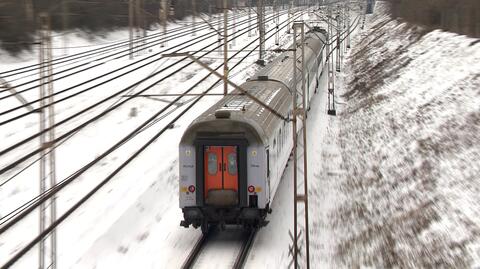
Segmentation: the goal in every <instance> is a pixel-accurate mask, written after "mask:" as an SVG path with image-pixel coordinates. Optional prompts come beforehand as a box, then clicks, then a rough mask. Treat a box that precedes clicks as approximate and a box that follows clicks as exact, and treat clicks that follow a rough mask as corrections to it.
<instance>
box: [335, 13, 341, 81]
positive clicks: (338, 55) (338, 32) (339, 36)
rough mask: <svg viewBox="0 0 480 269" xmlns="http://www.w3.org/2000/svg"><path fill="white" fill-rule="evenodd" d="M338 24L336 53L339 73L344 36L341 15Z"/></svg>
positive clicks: (338, 17) (337, 20) (338, 16)
mask: <svg viewBox="0 0 480 269" xmlns="http://www.w3.org/2000/svg"><path fill="white" fill-rule="evenodd" d="M335 20H336V22H337V27H336V29H337V47H336V49H337V52H336V59H337V61H336V62H337V72H340V53H341V51H342V44H341V39H340V38H341V34H342V28H341V23H340V15H337V17H336V18H335Z"/></svg>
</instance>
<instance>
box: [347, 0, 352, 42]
mask: <svg viewBox="0 0 480 269" xmlns="http://www.w3.org/2000/svg"><path fill="white" fill-rule="evenodd" d="M350 47H351V44H350V1H347V49H349V48H350Z"/></svg>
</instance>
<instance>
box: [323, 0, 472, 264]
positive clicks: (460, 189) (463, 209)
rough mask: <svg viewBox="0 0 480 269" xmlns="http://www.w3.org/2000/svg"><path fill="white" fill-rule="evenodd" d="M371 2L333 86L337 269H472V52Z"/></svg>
mask: <svg viewBox="0 0 480 269" xmlns="http://www.w3.org/2000/svg"><path fill="white" fill-rule="evenodd" d="M385 8H386V6H385V4H384V3H382V2H380V3H379V5H378V7H377V10H376V15H375V16H374V17H373V18H371V20H370V21H369V25H370V27H369V28H370V29H369V30H367V31H365V32H364V33H362V34H361V35H358V36H357V38H356V39H355V41H354V46H353V49H352V51H351V52H350V54H349V56H348V58H347V62H346V64H345V66H346V67H347V69H346V72H345V74H344V76H343V77H341V78H340V81H339V82H340V85H339V89H340V92H339V94H341V96H342V99H343V100H342V99H341V100H340V102H345V103H346V105H345V106H341V108H342V110H341V114H340V115H339V120H340V125H339V131H338V135H339V137H338V141H339V145H340V147H341V149H342V150H341V156H342V160H343V161H342V165H341V167H342V168H343V169H344V170H345V171H346V175H345V176H344V177H343V179H342V180H341V185H340V188H339V191H340V193H341V195H342V196H344V197H346V199H343V200H342V201H341V202H340V203H338V204H336V205H335V208H336V210H335V214H334V215H332V216H331V218H332V220H331V224H332V229H333V231H334V234H335V236H336V243H335V248H334V252H335V258H336V262H337V265H338V266H339V267H345V268H357V267H375V268H392V267H397V268H478V267H479V266H480V198H479V196H478V191H479V190H480V181H479V180H480V178H479V175H480V162H479V161H478V158H479V157H480V146H479V142H480V135H479V133H480V129H479V128H480V91H479V89H480V44H479V42H478V39H472V38H467V37H465V36H460V35H457V34H454V33H446V32H442V31H438V30H436V31H433V32H428V31H426V30H424V29H420V28H418V27H414V26H410V25H408V24H406V23H403V22H400V21H397V20H391V19H390V18H389V17H388V16H386V15H384V13H385Z"/></svg>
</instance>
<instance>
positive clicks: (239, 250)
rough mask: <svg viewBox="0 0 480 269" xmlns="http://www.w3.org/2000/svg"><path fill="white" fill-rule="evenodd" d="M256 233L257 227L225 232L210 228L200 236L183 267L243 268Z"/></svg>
mask: <svg viewBox="0 0 480 269" xmlns="http://www.w3.org/2000/svg"><path fill="white" fill-rule="evenodd" d="M256 234H257V229H253V230H250V231H244V230H240V231H233V230H227V231H225V232H220V231H217V230H214V229H210V231H209V232H208V233H207V234H203V235H202V236H201V237H200V238H199V240H198V241H197V243H196V244H195V246H194V248H193V249H192V251H191V252H190V253H189V255H188V257H187V259H186V260H185V262H184V263H183V265H182V268H183V269H189V268H203V267H208V268H211V267H222V268H235V269H240V268H243V266H244V265H245V261H246V260H247V257H248V253H249V251H250V249H251V247H252V245H253V242H254V240H255V235H256ZM228 257H230V258H231V259H229V258H228Z"/></svg>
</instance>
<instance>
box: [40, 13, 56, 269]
mask: <svg viewBox="0 0 480 269" xmlns="http://www.w3.org/2000/svg"><path fill="white" fill-rule="evenodd" d="M39 19H40V26H41V37H42V40H41V43H40V83H41V84H40V98H41V101H40V107H44V106H45V105H46V101H45V97H46V96H47V95H46V94H48V104H49V105H50V106H49V108H48V110H47V113H45V109H40V111H39V112H40V113H39V115H40V124H39V126H40V132H41V133H42V135H40V146H41V147H42V151H41V152H40V194H43V193H44V192H45V191H46V190H47V187H50V188H51V187H53V186H55V184H56V168H55V150H54V148H52V150H51V151H50V153H49V154H48V155H47V148H49V147H54V145H53V144H52V143H51V142H50V141H54V140H55V131H54V130H53V128H51V127H53V126H54V125H55V119H54V115H55V111H54V106H53V101H54V100H53V93H54V92H53V70H52V64H51V61H52V59H53V57H52V39H51V24H50V17H49V16H48V14H45V13H42V14H40V17H39ZM45 87H47V90H46V89H45ZM47 118H48V126H46V122H47ZM46 128H50V130H49V131H48V142H47V134H45V133H43V131H44V130H45V129H46ZM47 163H48V166H47ZM47 169H48V174H47ZM47 178H50V180H49V182H47ZM47 185H49V186H47ZM47 207H49V209H50V211H49V215H47ZM47 219H49V224H52V223H53V222H54V221H55V220H56V197H55V196H53V197H52V198H50V199H49V200H48V202H47V203H42V204H41V205H40V232H43V231H44V230H45V227H46V222H47ZM49 236H50V242H49V250H50V254H49V255H47V253H46V250H47V245H48V243H47V240H46V239H47V238H43V239H42V241H41V243H40V246H39V251H40V253H39V254H40V257H39V268H41V269H43V268H53V269H55V268H56V264H57V238H56V230H53V231H52V232H51V233H50V235H49ZM47 259H49V260H48V261H49V264H48V265H47Z"/></svg>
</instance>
